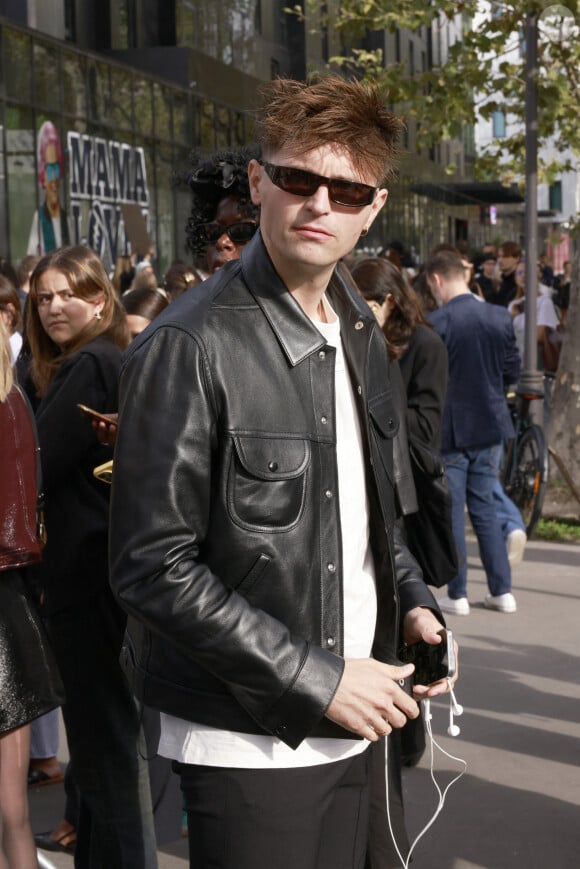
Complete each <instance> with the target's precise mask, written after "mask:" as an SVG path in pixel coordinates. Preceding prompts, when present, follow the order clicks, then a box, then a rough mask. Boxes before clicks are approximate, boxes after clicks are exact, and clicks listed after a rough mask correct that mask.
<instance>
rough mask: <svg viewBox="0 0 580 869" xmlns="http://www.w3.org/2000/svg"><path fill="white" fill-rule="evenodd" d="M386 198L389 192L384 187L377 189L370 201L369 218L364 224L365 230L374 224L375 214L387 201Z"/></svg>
mask: <svg viewBox="0 0 580 869" xmlns="http://www.w3.org/2000/svg"><path fill="white" fill-rule="evenodd" d="M388 196H389V191H388V190H387V189H386V187H381V188H379V190H377V192H376V195H375V198H374V199H373V201H372V205H371V213H370V217H369V219H368V221H367V224H366V228H367V229H368V228H369V227H370V226H371V225H372V224H373V223H374V220H375V218H376V216H377V214H378V213H379V211H380V210H381V208H382V207H383V205H384V204H385V202H386V201H387V198H388Z"/></svg>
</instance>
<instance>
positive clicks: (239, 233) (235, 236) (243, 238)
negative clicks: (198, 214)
mask: <svg viewBox="0 0 580 869" xmlns="http://www.w3.org/2000/svg"><path fill="white" fill-rule="evenodd" d="M257 228H258V224H257V223H256V222H255V221H253V220H252V221H245V222H241V221H240V223H230V225H229V226H224V225H223V224H221V223H204V225H203V233H204V238H205V240H206V241H207V242H208V244H215V243H216V241H218V239H220V238H221V237H222V235H223V234H224V233H226V234H227V235H228V236H229V237H230V238H231V240H232V241H233V242H234V244H246V242H248V241H249V240H250V239H251V238H252V236H253V235H254V234H255V232H256V230H257Z"/></svg>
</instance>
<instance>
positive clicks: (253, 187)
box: [248, 160, 263, 205]
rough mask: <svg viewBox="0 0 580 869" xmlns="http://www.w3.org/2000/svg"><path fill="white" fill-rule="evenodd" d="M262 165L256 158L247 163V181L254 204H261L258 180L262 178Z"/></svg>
mask: <svg viewBox="0 0 580 869" xmlns="http://www.w3.org/2000/svg"><path fill="white" fill-rule="evenodd" d="M262 172H263V169H262V166H261V165H260V163H258V161H257V160H250V162H249V163H248V181H249V182H250V196H251V197H252V202H253V203H254V205H261V204H262V199H261V196H260V181H261V180H262Z"/></svg>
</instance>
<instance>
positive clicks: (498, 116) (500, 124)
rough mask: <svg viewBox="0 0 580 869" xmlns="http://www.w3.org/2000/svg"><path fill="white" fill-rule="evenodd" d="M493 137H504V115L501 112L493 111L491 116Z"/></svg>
mask: <svg viewBox="0 0 580 869" xmlns="http://www.w3.org/2000/svg"><path fill="white" fill-rule="evenodd" d="M491 122H492V127H493V137H494V139H503V138H505V115H504V113H503V112H501V111H499V112H494V113H493V115H492V118H491Z"/></svg>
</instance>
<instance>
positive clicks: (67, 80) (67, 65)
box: [61, 51, 87, 117]
mask: <svg viewBox="0 0 580 869" xmlns="http://www.w3.org/2000/svg"><path fill="white" fill-rule="evenodd" d="M61 64H62V93H63V109H64V111H65V112H66V113H67V114H70V115H75V116H77V117H85V116H86V114H87V90H86V80H87V63H86V58H85V57H84V55H82V54H78V53H77V52H76V51H75V52H72V51H64V52H63V53H62V55H61Z"/></svg>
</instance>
